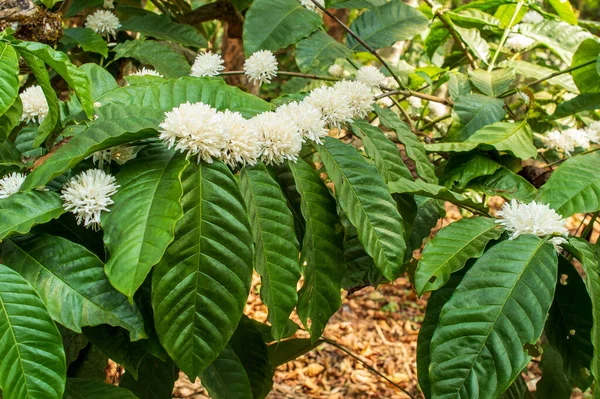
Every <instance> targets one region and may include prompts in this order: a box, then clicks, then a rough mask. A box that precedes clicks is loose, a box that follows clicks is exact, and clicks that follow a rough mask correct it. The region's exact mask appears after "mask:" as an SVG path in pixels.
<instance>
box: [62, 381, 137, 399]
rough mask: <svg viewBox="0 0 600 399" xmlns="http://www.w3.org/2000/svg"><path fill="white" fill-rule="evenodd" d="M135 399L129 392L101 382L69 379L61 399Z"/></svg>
mask: <svg viewBox="0 0 600 399" xmlns="http://www.w3.org/2000/svg"><path fill="white" fill-rule="evenodd" d="M106 398H110V399H137V396H135V395H134V394H133V393H132V392H131V391H129V390H127V389H125V388H121V387H117V386H114V385H111V384H106V383H104V382H102V381H97V380H89V379H83V378H69V379H68V380H67V387H66V389H65V396H64V397H63V399H106Z"/></svg>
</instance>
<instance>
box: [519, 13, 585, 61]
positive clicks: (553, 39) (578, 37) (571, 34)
mask: <svg viewBox="0 0 600 399" xmlns="http://www.w3.org/2000/svg"><path fill="white" fill-rule="evenodd" d="M519 32H520V33H521V34H523V35H525V36H527V37H530V38H532V39H535V40H536V41H537V42H539V43H540V44H542V45H544V46H546V47H548V48H549V49H550V50H552V51H553V52H554V53H555V54H556V55H558V56H559V57H560V58H562V60H563V61H565V62H566V63H568V64H570V63H571V61H572V60H573V54H574V53H575V51H576V50H577V48H578V47H579V45H580V44H581V43H582V42H583V41H584V40H586V39H591V38H592V35H591V34H590V33H589V32H588V31H587V30H585V29H583V28H580V27H579V26H577V25H571V24H568V23H566V22H562V21H553V20H549V19H546V20H544V21H543V22H540V23H539V24H523V27H522V28H520V29H519Z"/></svg>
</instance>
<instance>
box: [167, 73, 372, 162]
mask: <svg viewBox="0 0 600 399" xmlns="http://www.w3.org/2000/svg"><path fill="white" fill-rule="evenodd" d="M372 104H373V90H372V89H371V88H370V87H368V86H367V85H365V84H364V83H361V82H359V81H345V80H344V81H340V82H338V83H336V84H335V85H334V86H323V87H320V88H318V89H315V90H313V91H312V92H311V93H310V94H309V95H308V96H307V97H306V98H305V99H304V100H303V101H301V102H291V103H288V104H284V105H282V106H280V107H279V108H277V110H275V111H271V112H264V113H262V114H259V115H257V116H255V117H254V118H252V119H249V120H246V119H244V118H243V117H242V115H241V114H239V113H237V112H230V111H225V112H219V111H217V110H216V109H214V108H212V107H210V106H208V105H206V104H203V103H194V104H191V103H189V102H187V103H184V104H181V105H180V106H178V107H176V108H173V109H172V110H171V111H169V112H167V113H166V114H165V119H164V121H163V122H162V123H161V124H160V136H159V137H160V139H162V140H163V141H165V143H166V145H167V146H168V147H169V148H172V147H175V149H176V150H178V151H180V152H185V153H187V155H188V157H191V156H197V160H198V162H200V161H201V160H203V161H205V162H208V163H211V162H212V161H213V159H220V160H222V161H223V162H225V163H227V164H228V165H230V166H231V167H235V165H236V164H241V165H254V164H255V163H256V162H257V160H258V159H259V158H260V159H261V160H262V161H264V162H265V163H266V164H274V163H282V162H284V161H286V160H290V161H296V160H297V158H298V154H299V153H300V150H301V149H302V143H303V142H305V141H306V140H311V141H314V142H316V143H317V144H321V143H322V142H321V138H322V137H324V136H326V135H327V133H328V131H329V130H328V129H327V127H329V128H332V127H340V126H341V125H342V124H344V123H347V122H350V121H351V120H352V119H353V118H356V117H363V116H365V115H367V113H368V112H369V111H370V110H371V107H372Z"/></svg>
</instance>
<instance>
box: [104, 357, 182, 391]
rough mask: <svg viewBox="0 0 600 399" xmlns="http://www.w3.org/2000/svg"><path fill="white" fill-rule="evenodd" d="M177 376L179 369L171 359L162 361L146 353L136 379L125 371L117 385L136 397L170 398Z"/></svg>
mask: <svg viewBox="0 0 600 399" xmlns="http://www.w3.org/2000/svg"><path fill="white" fill-rule="evenodd" d="M178 378H179V371H178V370H177V367H175V364H174V363H173V362H172V361H171V359H168V360H167V361H166V362H163V361H161V360H159V359H157V358H155V357H154V356H152V355H150V354H147V355H146V356H144V358H143V359H142V361H141V363H140V368H139V370H138V379H137V381H136V380H135V379H134V378H133V375H132V374H131V373H125V374H124V375H123V376H122V377H121V379H120V380H119V386H120V387H122V388H126V389H128V390H129V391H131V393H133V394H134V395H135V396H136V397H137V398H144V399H172V397H173V387H174V386H175V381H177V379H178ZM111 398H112V397H111Z"/></svg>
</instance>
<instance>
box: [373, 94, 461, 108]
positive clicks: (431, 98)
mask: <svg viewBox="0 0 600 399" xmlns="http://www.w3.org/2000/svg"><path fill="white" fill-rule="evenodd" d="M396 94H401V95H403V96H405V97H411V96H412V97H419V98H422V99H424V100H427V101H433V102H434V103H442V104H446V105H450V106H452V105H454V103H453V102H452V100H450V99H446V98H441V97H436V96H432V95H429V94H425V93H419V92H418V91H414V90H392V91H388V92H386V93H383V94H380V95H378V96H375V100H379V99H380V98H383V97H389V96H393V95H396Z"/></svg>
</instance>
